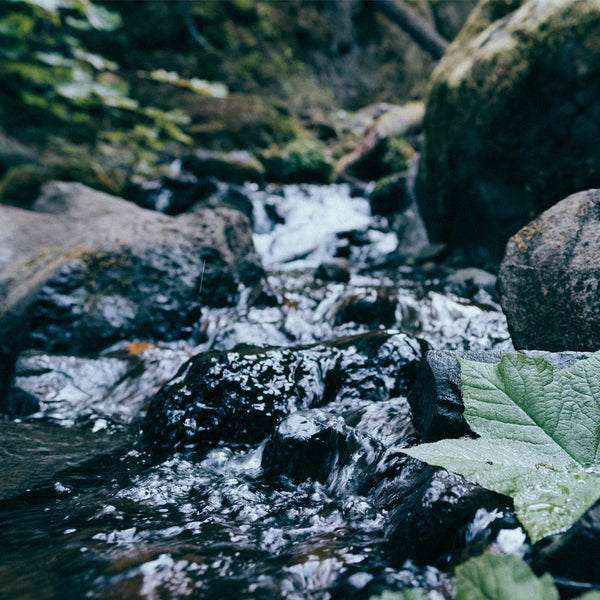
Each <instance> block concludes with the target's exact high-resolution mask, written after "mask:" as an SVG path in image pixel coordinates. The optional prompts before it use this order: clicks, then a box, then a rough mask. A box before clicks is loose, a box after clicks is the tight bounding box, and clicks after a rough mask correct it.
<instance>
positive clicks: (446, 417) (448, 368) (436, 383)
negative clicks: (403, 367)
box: [408, 350, 589, 442]
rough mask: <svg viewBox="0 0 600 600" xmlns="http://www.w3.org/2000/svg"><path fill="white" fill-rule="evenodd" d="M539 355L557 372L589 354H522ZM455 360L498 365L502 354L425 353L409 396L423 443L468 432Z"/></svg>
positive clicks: (471, 352)
mask: <svg viewBox="0 0 600 600" xmlns="http://www.w3.org/2000/svg"><path fill="white" fill-rule="evenodd" d="M525 354H529V355H533V356H542V357H544V358H545V359H546V360H548V361H549V362H550V363H552V364H553V365H554V367H555V368H557V369H564V368H566V367H569V366H571V365H572V364H574V363H575V362H576V361H578V360H582V359H584V358H588V357H589V354H587V353H580V352H560V353H551V352H535V351H531V352H525ZM457 357H460V358H465V359H467V360H473V361H476V362H482V363H498V362H500V359H501V358H502V352H499V351H484V350H471V351H468V352H450V351H446V350H433V351H430V352H427V353H426V355H425V357H424V359H423V361H422V362H421V365H420V368H419V372H418V375H417V378H416V382H415V385H414V386H413V388H412V389H411V390H410V392H409V394H408V402H409V404H410V407H411V409H412V413H413V419H414V423H415V426H416V427H417V429H418V430H419V432H420V434H421V437H422V440H423V441H424V442H435V441H437V440H440V439H445V438H458V437H461V436H463V435H469V434H470V433H471V431H470V429H469V426H468V425H467V423H466V421H465V419H464V417H463V412H464V405H463V402H462V397H461V378H460V365H459V362H458V360H457Z"/></svg>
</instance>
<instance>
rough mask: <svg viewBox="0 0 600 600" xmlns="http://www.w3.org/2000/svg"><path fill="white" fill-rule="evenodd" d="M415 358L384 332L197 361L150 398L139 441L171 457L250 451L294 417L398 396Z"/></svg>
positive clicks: (413, 344) (406, 341) (412, 349)
mask: <svg viewBox="0 0 600 600" xmlns="http://www.w3.org/2000/svg"><path fill="white" fill-rule="evenodd" d="M420 355H421V350H420V345H419V342H418V341H417V340H415V339H414V338H410V337H409V336H406V335H404V334H397V333H393V332H385V331H382V332H374V333H370V334H364V335H359V336H353V337H349V338H341V339H339V340H334V341H332V342H329V343H323V344H318V345H313V346H302V347H298V348H285V349H278V348H277V349H268V348H239V349H235V350H231V351H226V352H209V353H204V354H199V355H198V356H195V357H194V358H192V359H191V360H190V361H189V362H188V363H186V364H185V365H184V366H183V367H182V368H181V370H180V372H179V374H178V375H177V376H176V377H175V378H174V379H173V380H172V381H171V382H170V383H169V384H168V385H166V386H165V387H164V388H163V389H162V390H161V391H160V392H159V393H158V394H157V395H156V396H155V397H154V398H153V400H152V402H151V405H150V408H149V410H148V414H147V416H146V419H145V422H144V426H143V436H144V439H145V441H146V442H147V443H148V444H149V445H150V446H153V447H155V448H163V449H168V450H171V451H173V450H175V451H178V450H182V449H184V448H194V447H195V448H198V449H205V448H207V447H211V446H215V445H218V444H219V443H221V442H227V443H229V444H234V445H235V444H256V443H258V442H260V441H262V440H263V439H265V438H266V437H267V436H269V435H270V434H271V433H272V432H273V431H274V430H275V428H276V427H277V425H278V424H279V423H280V422H281V421H282V420H283V419H284V418H285V417H286V416H288V415H289V414H291V413H293V412H295V411H298V410H303V409H307V408H313V407H315V408H316V407H320V406H323V405H326V404H328V403H330V402H337V403H339V404H340V405H341V406H342V407H343V406H344V403H346V404H350V405H351V404H352V402H353V401H354V400H355V399H356V398H357V397H358V398H363V399H365V400H386V399H389V397H390V395H394V396H395V395H398V394H399V393H401V392H400V391H399V390H402V389H405V388H406V387H408V385H410V384H411V382H412V380H413V377H414V369H415V364H416V362H417V361H418V360H419V357H420Z"/></svg>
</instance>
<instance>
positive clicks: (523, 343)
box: [498, 190, 600, 352]
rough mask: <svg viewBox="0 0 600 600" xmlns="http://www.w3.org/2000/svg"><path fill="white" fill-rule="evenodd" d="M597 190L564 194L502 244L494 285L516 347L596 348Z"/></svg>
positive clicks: (599, 312) (599, 322) (599, 337)
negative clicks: (504, 250)
mask: <svg viewBox="0 0 600 600" xmlns="http://www.w3.org/2000/svg"><path fill="white" fill-rule="evenodd" d="M599 231H600V190H588V191H585V192H580V193H578V194H573V195H572V196H569V197H568V198H565V199H564V200H562V201H561V202H559V203H558V204H556V205H555V206H553V207H552V208H550V209H548V210H547V211H545V212H544V213H542V214H541V215H540V216H539V217H538V218H537V219H535V220H534V221H532V222H531V223H529V224H528V225H527V226H525V227H523V228H522V229H521V230H520V231H518V232H517V233H516V234H515V235H514V236H513V237H512V238H511V239H510V241H509V242H508V245H507V247H506V253H505V256H504V259H503V261H502V264H501V267H500V273H499V280H498V288H499V291H500V296H501V304H502V309H503V311H504V313H505V314H506V319H507V322H508V328H509V331H510V334H511V337H512V340H513V343H514V345H515V347H516V348H530V349H542V350H549V351H553V352H557V351H561V350H581V351H583V350H588V351H595V350H598V349H600V293H599V292H600V289H599V281H600V235H599Z"/></svg>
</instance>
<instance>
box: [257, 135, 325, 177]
mask: <svg viewBox="0 0 600 600" xmlns="http://www.w3.org/2000/svg"><path fill="white" fill-rule="evenodd" d="M261 158H262V162H263V164H264V165H265V171H266V173H265V176H266V179H267V180H268V181H276V182H278V183H329V181H330V180H331V176H332V173H333V167H334V163H333V160H332V158H331V156H330V155H329V153H328V151H327V148H326V147H325V145H324V144H323V143H321V142H319V141H317V140H313V139H298V140H295V141H293V142H291V143H290V144H288V145H286V146H284V147H282V148H277V147H274V148H269V149H267V150H266V151H264V152H263V153H262V156H261Z"/></svg>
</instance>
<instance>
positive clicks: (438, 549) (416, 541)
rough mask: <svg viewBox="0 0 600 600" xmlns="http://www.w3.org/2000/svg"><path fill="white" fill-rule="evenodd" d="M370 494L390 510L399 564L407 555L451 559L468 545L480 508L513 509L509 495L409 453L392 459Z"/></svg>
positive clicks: (430, 560) (389, 529) (420, 560)
mask: <svg viewBox="0 0 600 600" xmlns="http://www.w3.org/2000/svg"><path fill="white" fill-rule="evenodd" d="M384 466H385V464H384ZM369 498H371V499H372V501H373V502H374V503H375V504H376V505H378V506H381V507H382V508H385V509H386V510H387V511H388V513H389V516H388V520H387V523H386V538H387V539H388V540H389V547H390V552H391V556H392V561H393V564H394V565H396V566H397V567H400V566H401V565H402V564H403V563H404V561H405V560H407V559H411V560H412V561H414V562H415V563H416V564H417V565H439V566H443V565H445V564H447V563H448V561H449V559H450V557H451V556H452V555H453V554H454V553H455V552H457V551H458V550H460V549H461V548H464V547H465V544H466V541H467V536H466V533H467V528H468V526H469V524H470V523H472V522H473V520H474V518H475V517H476V514H477V512H478V511H480V510H481V509H484V510H488V511H494V510H497V511H499V514H501V513H502V512H504V511H507V512H510V509H511V500H510V499H509V498H507V497H506V496H502V495H500V494H497V493H495V492H490V491H489V490H485V489H483V488H481V487H479V486H478V485H477V484H475V483H472V482H470V481H468V480H466V479H464V478H463V477H461V476H460V475H457V474H455V473H449V472H448V471H444V470H439V469H437V468H435V467H431V466H428V465H425V464H424V463H422V462H420V461H418V460H415V459H412V458H408V457H406V456H404V455H400V456H398V457H395V458H394V459H393V460H392V461H390V465H389V466H388V471H387V472H385V471H384V473H383V479H382V480H381V481H380V483H379V484H378V485H377V486H376V487H374V488H373V490H372V491H371V493H370V494H369Z"/></svg>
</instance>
